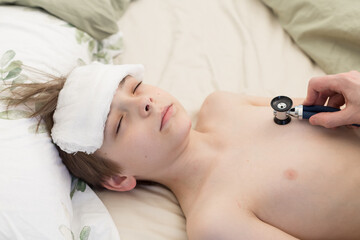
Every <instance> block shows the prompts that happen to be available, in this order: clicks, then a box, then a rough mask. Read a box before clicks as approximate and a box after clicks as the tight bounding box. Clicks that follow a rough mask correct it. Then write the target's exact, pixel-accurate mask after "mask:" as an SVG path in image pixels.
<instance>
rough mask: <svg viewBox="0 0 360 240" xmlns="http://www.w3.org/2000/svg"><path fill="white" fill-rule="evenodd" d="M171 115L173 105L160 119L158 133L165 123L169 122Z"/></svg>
mask: <svg viewBox="0 0 360 240" xmlns="http://www.w3.org/2000/svg"><path fill="white" fill-rule="evenodd" d="M172 113H173V105H171V106H170V107H169V108H168V110H167V111H166V113H165V115H164V117H163V119H162V122H161V128H160V131H161V129H163V127H164V126H165V125H166V123H167V122H168V121H169V119H170V118H171V116H172Z"/></svg>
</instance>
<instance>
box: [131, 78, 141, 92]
mask: <svg viewBox="0 0 360 240" xmlns="http://www.w3.org/2000/svg"><path fill="white" fill-rule="evenodd" d="M141 84H142V81H140V82H139V83H138V84H137V85H136V86H135V88H134V91H133V94H135V91H136V89H137V88H138V87H139V86H140V85H141Z"/></svg>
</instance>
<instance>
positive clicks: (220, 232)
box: [188, 213, 297, 240]
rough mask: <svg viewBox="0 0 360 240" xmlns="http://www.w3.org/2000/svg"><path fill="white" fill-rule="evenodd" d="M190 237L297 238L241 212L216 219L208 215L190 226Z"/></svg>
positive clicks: (225, 239) (227, 239) (210, 239)
mask: <svg viewBox="0 0 360 240" xmlns="http://www.w3.org/2000/svg"><path fill="white" fill-rule="evenodd" d="M221 215H224V214H221ZM189 225H190V224H189ZM188 237H189V240H218V239H221V240H242V239H244V240H247V239H252V240H267V239H268V240H272V239H276V240H295V239H297V238H295V237H293V236H291V235H289V234H287V233H286V232H284V231H282V230H280V229H278V228H276V227H274V226H271V225H269V224H267V223H265V222H263V221H261V220H260V219H258V218H257V217H256V216H254V215H253V214H248V213H244V214H241V216H240V217H236V218H231V217H228V216H220V215H218V216H216V217H215V218H214V219H211V218H209V217H207V218H206V219H202V221H200V222H197V223H194V224H193V225H192V226H188Z"/></svg>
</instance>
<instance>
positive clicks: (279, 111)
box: [270, 96, 293, 125]
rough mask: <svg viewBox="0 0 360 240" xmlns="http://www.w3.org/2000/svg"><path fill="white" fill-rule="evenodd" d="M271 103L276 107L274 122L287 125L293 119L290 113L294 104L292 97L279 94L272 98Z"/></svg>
mask: <svg viewBox="0 0 360 240" xmlns="http://www.w3.org/2000/svg"><path fill="white" fill-rule="evenodd" d="M270 105H271V107H272V108H273V109H274V122H275V123H276V124H279V125H285V124H288V123H289V122H290V121H291V117H290V116H289V115H288V111H289V110H290V109H291V107H292V105H293V101H292V100H291V98H289V97H286V96H277V97H275V98H273V100H271V103H270Z"/></svg>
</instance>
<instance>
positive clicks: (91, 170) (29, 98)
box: [0, 66, 121, 188]
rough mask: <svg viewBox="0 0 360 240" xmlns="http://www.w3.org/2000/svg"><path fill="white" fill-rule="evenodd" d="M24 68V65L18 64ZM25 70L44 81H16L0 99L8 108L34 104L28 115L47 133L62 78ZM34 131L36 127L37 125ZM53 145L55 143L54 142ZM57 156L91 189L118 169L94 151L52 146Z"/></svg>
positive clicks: (63, 81) (62, 84) (114, 164)
mask: <svg viewBox="0 0 360 240" xmlns="http://www.w3.org/2000/svg"><path fill="white" fill-rule="evenodd" d="M22 67H24V68H26V66H22ZM26 69H29V70H32V72H33V73H34V72H35V73H36V74H39V76H40V77H46V79H47V81H45V82H32V83H16V82H13V83H12V84H11V86H9V87H7V88H5V89H4V90H2V91H1V92H4V91H8V92H9V93H10V94H6V96H5V97H3V98H2V99H3V100H5V101H7V106H8V108H10V107H17V106H19V105H25V106H30V105H35V106H36V107H31V112H32V113H31V115H30V117H31V118H37V119H38V125H37V126H38V127H39V125H40V123H41V122H42V121H43V122H44V123H45V126H46V130H47V131H48V132H49V133H50V132H51V129H52V127H53V125H54V121H53V115H54V111H55V109H56V105H57V101H58V96H59V92H60V90H61V89H62V88H63V86H64V83H65V81H66V77H56V76H54V75H51V74H48V73H44V72H41V71H38V70H35V71H34V69H32V68H30V67H28V68H26ZM1 92H0V93H1ZM37 130H38V128H37ZM55 146H56V145H55ZM56 148H57V150H58V151H59V155H60V157H61V159H62V161H63V163H64V164H65V166H66V167H67V168H68V170H69V171H70V173H71V174H72V175H73V176H75V177H77V178H80V179H82V180H84V181H85V182H87V183H88V184H89V185H90V186H92V187H94V188H102V187H103V184H104V183H105V182H106V180H108V179H109V178H111V177H112V176H114V175H116V174H118V173H120V172H121V168H120V166H118V165H117V164H116V163H114V162H112V161H111V160H109V159H104V158H102V157H100V156H96V154H86V153H84V152H77V153H75V154H68V153H66V152H64V151H62V150H61V149H60V148H59V147H58V146H56Z"/></svg>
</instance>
